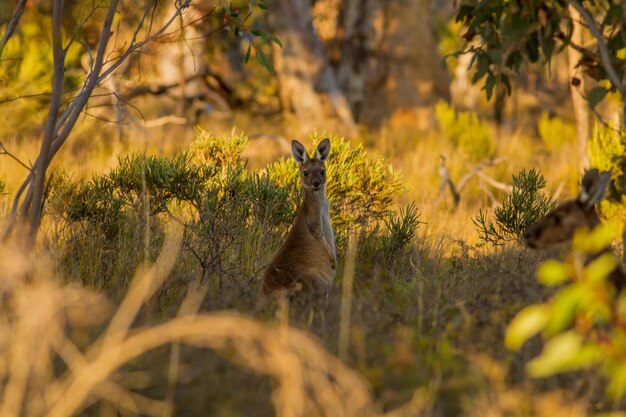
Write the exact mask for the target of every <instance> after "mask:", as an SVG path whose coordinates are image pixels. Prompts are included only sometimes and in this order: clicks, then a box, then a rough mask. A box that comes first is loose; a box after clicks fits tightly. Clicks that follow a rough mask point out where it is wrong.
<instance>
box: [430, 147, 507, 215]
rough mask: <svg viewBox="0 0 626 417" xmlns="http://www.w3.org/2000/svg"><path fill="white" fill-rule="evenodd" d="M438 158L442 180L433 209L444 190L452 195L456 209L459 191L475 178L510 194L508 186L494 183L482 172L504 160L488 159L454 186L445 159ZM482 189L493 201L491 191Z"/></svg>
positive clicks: (494, 181)
mask: <svg viewBox="0 0 626 417" xmlns="http://www.w3.org/2000/svg"><path fill="white" fill-rule="evenodd" d="M439 158H440V161H441V162H440V164H439V175H440V176H441V178H442V179H441V184H440V185H439V193H438V194H437V198H436V199H435V208H437V207H438V206H439V203H440V202H441V198H442V197H443V194H444V192H445V190H446V188H448V189H449V190H450V193H451V194H452V199H453V201H454V207H455V208H456V207H457V206H458V205H459V202H460V201H461V191H462V190H463V189H464V188H465V186H466V185H467V184H468V183H469V181H470V180H471V179H472V178H474V177H475V176H478V177H479V178H480V179H481V180H483V181H484V182H485V183H487V184H488V185H490V186H492V187H494V188H497V189H499V190H502V191H506V192H510V191H511V189H512V187H511V186H510V185H508V184H505V183H502V182H500V181H496V180H495V179H493V178H491V177H490V176H488V175H486V174H485V173H484V172H482V170H483V169H484V168H487V167H492V166H495V165H498V164H501V163H503V162H504V161H506V158H497V159H490V160H487V161H483V162H481V163H479V164H478V165H476V166H475V167H474V168H473V169H472V170H471V171H470V172H468V173H467V174H465V175H464V176H463V177H462V178H461V180H460V181H459V182H458V184H456V185H455V184H454V181H452V178H451V177H450V173H449V171H448V168H447V167H446V158H445V157H444V156H443V155H440V156H439ZM482 189H483V191H484V192H485V193H487V195H488V196H489V198H490V199H492V200H493V199H495V196H494V195H493V193H491V191H489V190H488V189H487V187H484V186H483V187H482Z"/></svg>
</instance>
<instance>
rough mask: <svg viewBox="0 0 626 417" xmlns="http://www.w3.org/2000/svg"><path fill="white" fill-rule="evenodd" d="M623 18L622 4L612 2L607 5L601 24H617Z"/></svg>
mask: <svg viewBox="0 0 626 417" xmlns="http://www.w3.org/2000/svg"><path fill="white" fill-rule="evenodd" d="M623 18H624V15H623V11H622V6H621V5H620V4H614V5H612V6H611V7H609V10H608V11H607V12H606V14H605V15H604V20H603V22H602V24H603V25H619V24H620V23H622V19H623Z"/></svg>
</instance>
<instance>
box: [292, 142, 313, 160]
mask: <svg viewBox="0 0 626 417" xmlns="http://www.w3.org/2000/svg"><path fill="white" fill-rule="evenodd" d="M291 152H292V153H293V157H294V158H295V160H296V161H298V163H299V164H304V163H305V162H306V161H308V160H309V154H308V153H306V149H305V148H304V146H302V144H301V143H300V142H298V141H297V140H295V139H294V140H292V141H291Z"/></svg>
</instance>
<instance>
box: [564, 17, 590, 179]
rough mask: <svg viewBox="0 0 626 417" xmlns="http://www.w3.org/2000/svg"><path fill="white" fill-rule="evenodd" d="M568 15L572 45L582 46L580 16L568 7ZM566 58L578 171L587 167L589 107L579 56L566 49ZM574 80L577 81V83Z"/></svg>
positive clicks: (573, 51)
mask: <svg viewBox="0 0 626 417" xmlns="http://www.w3.org/2000/svg"><path fill="white" fill-rule="evenodd" d="M568 8H569V15H570V18H571V19H572V23H573V31H572V43H574V44H576V45H583V28H582V25H581V23H580V22H581V19H582V17H581V15H580V13H579V12H578V10H576V9H575V8H574V7H573V6H571V5H570V6H568ZM567 58H568V61H569V63H568V66H569V79H570V94H571V96H572V106H573V107H574V118H575V119H576V132H577V138H578V166H579V168H580V171H581V172H582V171H584V170H585V169H586V168H588V167H589V152H588V151H587V141H588V140H589V134H590V128H589V124H590V117H589V106H588V104H587V101H586V100H585V98H584V97H583V95H584V94H583V93H584V92H585V74H584V73H583V71H580V70H578V69H577V68H576V65H577V64H578V62H579V61H580V58H581V54H580V52H578V51H577V50H576V49H574V48H572V47H569V48H567ZM574 80H578V81H579V83H577V82H575V81H574Z"/></svg>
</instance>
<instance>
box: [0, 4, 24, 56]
mask: <svg viewBox="0 0 626 417" xmlns="http://www.w3.org/2000/svg"><path fill="white" fill-rule="evenodd" d="M25 6H26V0H20V1H19V3H17V7H16V8H15V12H14V13H13V16H11V19H9V23H8V24H7V29H6V30H5V31H4V35H3V36H2V39H0V58H1V57H2V52H3V51H4V47H5V46H6V45H7V43H9V39H11V36H13V33H15V29H16V28H17V24H18V23H19V21H20V19H21V18H22V15H23V14H24V7H25Z"/></svg>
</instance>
